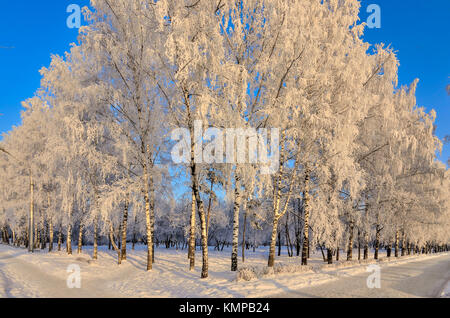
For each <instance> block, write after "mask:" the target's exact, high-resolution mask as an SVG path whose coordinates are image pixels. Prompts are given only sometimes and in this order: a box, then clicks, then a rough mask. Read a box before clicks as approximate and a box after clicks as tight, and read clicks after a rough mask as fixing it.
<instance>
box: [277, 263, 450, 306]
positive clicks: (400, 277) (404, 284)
mask: <svg viewBox="0 0 450 318" xmlns="http://www.w3.org/2000/svg"><path fill="white" fill-rule="evenodd" d="M379 273H380V283H381V284H380V285H379V286H375V288H369V287H368V284H367V280H368V277H369V275H371V273H370V272H364V273H359V274H355V275H352V276H344V277H341V278H339V279H337V280H333V281H330V282H327V283H324V284H320V285H315V286H311V287H305V288H302V289H298V290H286V292H284V293H282V294H280V295H277V296H276V297H281V298H307V297H321V298H334V297H344V298H350V297H359V298H362V297H370V298H378V297H383V298H391V297H401V298H411V297H443V296H446V297H449V296H450V295H449V294H447V293H448V287H447V288H446V286H448V285H447V283H448V281H449V280H450V255H449V254H446V255H442V256H440V257H435V258H430V259H419V260H414V261H411V262H407V263H403V264H398V265H394V266H391V265H388V266H381V267H380V272H379ZM372 287H373V286H372ZM376 287H380V288H376Z"/></svg>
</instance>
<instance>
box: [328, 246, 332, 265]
mask: <svg viewBox="0 0 450 318" xmlns="http://www.w3.org/2000/svg"><path fill="white" fill-rule="evenodd" d="M327 262H328V264H333V251H332V250H331V249H329V248H327Z"/></svg>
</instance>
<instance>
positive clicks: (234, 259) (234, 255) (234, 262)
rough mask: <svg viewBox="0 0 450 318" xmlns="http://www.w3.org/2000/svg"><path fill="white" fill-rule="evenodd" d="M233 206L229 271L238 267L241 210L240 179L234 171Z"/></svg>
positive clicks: (233, 270)
mask: <svg viewBox="0 0 450 318" xmlns="http://www.w3.org/2000/svg"><path fill="white" fill-rule="evenodd" d="M235 174H236V175H235V183H236V184H235V188H234V208H233V244H232V250H231V271H232V272H235V271H237V269H238V247H239V212H240V210H241V194H240V187H241V184H240V179H239V176H237V172H235Z"/></svg>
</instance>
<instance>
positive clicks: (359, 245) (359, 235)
mask: <svg viewBox="0 0 450 318" xmlns="http://www.w3.org/2000/svg"><path fill="white" fill-rule="evenodd" d="M360 260H361V231H360V230H359V228H358V261H360Z"/></svg>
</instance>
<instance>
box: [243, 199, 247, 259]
mask: <svg viewBox="0 0 450 318" xmlns="http://www.w3.org/2000/svg"><path fill="white" fill-rule="evenodd" d="M246 230H247V208H246V207H244V228H243V230H242V263H245V244H246V240H245V232H246Z"/></svg>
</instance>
